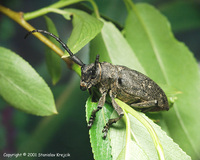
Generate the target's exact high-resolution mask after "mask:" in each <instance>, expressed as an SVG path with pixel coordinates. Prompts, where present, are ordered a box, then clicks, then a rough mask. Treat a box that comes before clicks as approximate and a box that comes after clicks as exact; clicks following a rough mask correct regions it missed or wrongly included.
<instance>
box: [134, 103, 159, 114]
mask: <svg viewBox="0 0 200 160" xmlns="http://www.w3.org/2000/svg"><path fill="white" fill-rule="evenodd" d="M131 106H132V107H135V108H138V109H141V110H140V111H142V112H148V111H152V108H154V111H156V110H160V108H159V109H156V106H158V101H157V100H151V101H144V102H139V103H133V104H131Z"/></svg>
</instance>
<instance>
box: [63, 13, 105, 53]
mask: <svg viewBox="0 0 200 160" xmlns="http://www.w3.org/2000/svg"><path fill="white" fill-rule="evenodd" d="M65 11H66V13H65V14H63V16H64V17H65V18H66V19H69V16H73V19H72V23H73V30H72V33H71V36H70V38H69V40H68V42H67V44H68V46H69V48H70V50H71V51H72V52H73V53H76V52H78V51H79V50H80V49H81V48H82V47H84V46H85V45H86V44H87V43H88V42H90V41H91V40H92V39H93V38H94V37H95V36H96V35H97V34H98V33H99V32H100V31H101V28H102V26H103V24H102V22H101V21H100V20H98V19H96V18H94V17H93V16H91V15H89V14H87V13H86V12H83V11H81V10H77V9H66V10H65ZM67 55H68V54H66V56H67Z"/></svg>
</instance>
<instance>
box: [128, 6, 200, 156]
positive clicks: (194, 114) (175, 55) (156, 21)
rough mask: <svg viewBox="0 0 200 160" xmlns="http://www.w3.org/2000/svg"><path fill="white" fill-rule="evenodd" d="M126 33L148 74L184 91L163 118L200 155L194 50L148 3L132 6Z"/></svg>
mask: <svg viewBox="0 0 200 160" xmlns="http://www.w3.org/2000/svg"><path fill="white" fill-rule="evenodd" d="M125 36H126V38H127V40H128V42H129V44H130V45H131V47H132V49H133V50H134V51H135V53H136V56H137V58H138V59H139V61H140V62H141V64H142V66H143V68H144V70H145V72H146V73H147V75H148V76H149V77H151V78H152V79H153V80H154V81H155V82H157V83H159V84H167V85H169V86H172V87H174V88H176V89H177V90H178V91H180V92H181V93H182V94H178V95H177V98H178V99H177V100H176V101H175V103H174V105H173V108H172V109H170V110H169V111H168V112H164V113H163V118H164V121H165V124H166V125H167V128H168V131H169V133H170V136H171V137H172V138H173V139H174V141H175V142H176V143H178V144H179V145H180V147H181V148H182V149H183V150H184V151H186V152H187V153H188V154H189V155H190V156H191V157H192V158H193V159H199V158H200V153H199V149H200V136H199V132H198V128H200V123H199V121H200V117H199V113H200V108H199V105H198V104H200V96H199V95H200V88H199V87H197V86H199V85H200V76H199V69H198V65H197V63H196V60H195V59H194V57H193V55H192V53H191V52H190V51H189V49H188V48H187V47H186V46H185V45H184V44H183V43H180V42H178V41H177V40H176V39H175V38H174V36H173V34H172V32H171V28H170V25H169V22H168V21H167V19H166V18H165V17H164V16H163V15H161V14H160V13H159V11H157V10H156V9H155V8H154V7H152V6H150V5H147V4H138V5H132V6H131V9H130V10H129V14H128V18H127V20H126V25H125Z"/></svg>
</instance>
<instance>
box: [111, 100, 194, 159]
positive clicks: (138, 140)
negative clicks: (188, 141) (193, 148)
mask: <svg viewBox="0 0 200 160" xmlns="http://www.w3.org/2000/svg"><path fill="white" fill-rule="evenodd" d="M116 102H117V103H118V104H119V105H120V107H122V108H123V109H124V110H125V111H126V112H128V113H129V114H128V116H127V115H126V114H125V118H124V119H125V121H126V124H127V125H126V130H127V131H126V134H127V135H129V134H131V135H130V136H127V135H126V138H121V137H120V138H119V135H118V136H117V135H116V134H118V132H119V131H118V130H117V129H116V128H120V126H119V125H120V124H118V123H116V124H115V125H113V127H112V128H111V129H110V135H111V136H112V137H115V138H113V139H117V138H116V137H118V141H117V140H115V141H114V142H113V141H112V140H111V142H112V143H113V144H112V150H114V151H113V152H112V155H113V159H115V158H114V157H116V156H118V155H119V153H120V152H121V151H123V150H124V148H128V150H131V151H132V152H134V150H135V149H137V150H138V149H139V148H140V149H139V151H138V152H139V153H140V154H139V155H140V156H142V158H141V157H140V158H139V157H138V156H139V155H138V154H137V153H135V154H134V159H155V160H156V159H159V158H158V154H157V152H160V153H159V155H161V156H162V151H160V150H161V149H162V147H163V150H164V156H165V158H166V159H173V160H176V159H177V160H179V159H184V160H186V159H188V160H189V159H191V158H190V157H189V156H188V155H187V154H186V153H185V152H184V151H183V150H182V149H181V148H179V146H178V145H177V144H176V143H174V142H173V140H172V139H171V138H170V137H168V136H167V134H166V133H165V132H164V131H162V129H161V128H160V126H158V125H156V124H155V123H154V122H153V121H152V120H150V119H149V118H148V117H147V116H146V115H145V114H144V113H141V112H137V111H135V110H134V109H132V108H131V107H130V106H128V105H127V104H125V103H123V102H122V101H120V100H117V99H116ZM113 114H114V115H112V117H116V116H118V115H117V113H116V112H114V113H113ZM152 131H153V132H152ZM155 133H156V134H157V135H155ZM121 136H122V135H121ZM130 137H132V139H131V138H130ZM157 138H158V139H157ZM131 140H132V141H133V142H134V143H135V144H134V145H130V144H129V143H130V141H131ZM159 141H160V142H159ZM155 144H156V145H155ZM160 145H162V146H160ZM159 148H160V149H159ZM116 150H117V152H116ZM132 152H129V153H128V152H127V155H124V156H123V157H121V159H127V157H129V156H132ZM160 159H161V158H160Z"/></svg>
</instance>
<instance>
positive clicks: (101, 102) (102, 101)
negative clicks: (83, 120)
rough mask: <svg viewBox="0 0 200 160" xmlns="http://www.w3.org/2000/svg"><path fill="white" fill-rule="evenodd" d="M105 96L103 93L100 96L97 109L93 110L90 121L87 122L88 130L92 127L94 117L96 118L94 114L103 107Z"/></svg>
mask: <svg viewBox="0 0 200 160" xmlns="http://www.w3.org/2000/svg"><path fill="white" fill-rule="evenodd" d="M106 94H107V93H106V92H104V93H103V94H102V96H101V97H100V99H99V102H98V106H97V109H94V110H93V111H92V114H91V117H90V120H89V122H88V128H89V129H90V128H91V127H92V125H93V123H94V120H95V117H96V113H97V112H98V111H99V110H100V109H102V107H103V106H104V103H105V100H106Z"/></svg>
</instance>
